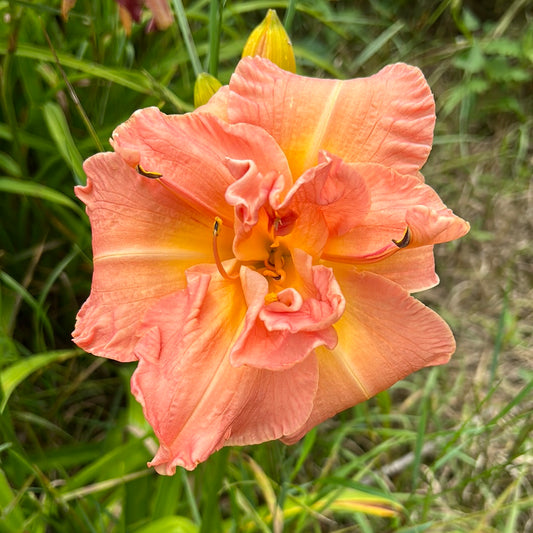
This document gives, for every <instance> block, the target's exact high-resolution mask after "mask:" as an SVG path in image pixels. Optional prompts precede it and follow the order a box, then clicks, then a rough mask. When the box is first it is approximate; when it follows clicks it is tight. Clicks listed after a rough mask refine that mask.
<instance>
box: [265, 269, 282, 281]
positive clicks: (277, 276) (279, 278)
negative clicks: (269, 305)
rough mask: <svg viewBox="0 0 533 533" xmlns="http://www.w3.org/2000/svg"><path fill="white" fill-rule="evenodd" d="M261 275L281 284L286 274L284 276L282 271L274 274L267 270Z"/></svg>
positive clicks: (272, 271)
mask: <svg viewBox="0 0 533 533" xmlns="http://www.w3.org/2000/svg"><path fill="white" fill-rule="evenodd" d="M261 274H262V275H263V276H265V277H267V278H272V279H273V280H274V281H279V282H281V283H283V282H284V281H285V278H286V277H287V274H285V271H284V270H280V271H279V272H276V271H274V270H270V269H268V268H266V269H265V270H263V271H262V272H261Z"/></svg>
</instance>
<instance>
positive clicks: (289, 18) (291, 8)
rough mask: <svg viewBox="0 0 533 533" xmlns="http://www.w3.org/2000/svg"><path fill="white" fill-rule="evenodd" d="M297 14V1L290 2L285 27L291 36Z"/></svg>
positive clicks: (291, 0) (284, 22) (284, 21)
mask: <svg viewBox="0 0 533 533" xmlns="http://www.w3.org/2000/svg"><path fill="white" fill-rule="evenodd" d="M295 13H296V0H289V7H287V11H286V12H285V18H284V19H283V26H284V27H285V31H286V32H287V33H288V34H289V35H290V34H291V26H292V21H293V19H294V14H295Z"/></svg>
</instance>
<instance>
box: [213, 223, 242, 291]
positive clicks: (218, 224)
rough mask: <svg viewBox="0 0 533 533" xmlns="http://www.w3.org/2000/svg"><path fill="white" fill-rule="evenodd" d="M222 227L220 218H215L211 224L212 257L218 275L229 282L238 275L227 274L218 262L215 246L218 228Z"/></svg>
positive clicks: (219, 261) (218, 257) (220, 262)
mask: <svg viewBox="0 0 533 533" xmlns="http://www.w3.org/2000/svg"><path fill="white" fill-rule="evenodd" d="M221 225H222V219H221V218H220V217H215V223H214V224H213V257H214V258H215V265H216V266H217V269H218V271H219V272H220V275H221V276H222V277H223V278H224V279H227V280H229V281H232V280H235V279H237V278H238V277H239V275H238V274H234V275H231V274H228V273H227V272H226V270H225V268H224V265H223V264H222V261H221V260H220V255H219V254H218V246H217V237H218V234H219V232H220V226H221Z"/></svg>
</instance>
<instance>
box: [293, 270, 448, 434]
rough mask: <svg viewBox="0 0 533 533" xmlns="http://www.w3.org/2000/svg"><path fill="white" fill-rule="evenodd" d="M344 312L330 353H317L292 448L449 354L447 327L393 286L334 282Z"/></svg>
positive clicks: (354, 276)
mask: <svg viewBox="0 0 533 533" xmlns="http://www.w3.org/2000/svg"><path fill="white" fill-rule="evenodd" d="M338 281H339V283H340V285H341V288H342V290H343V292H344V294H345V295H346V310H345V313H344V315H343V316H342V318H341V319H340V320H339V321H338V322H337V324H336V325H335V328H336V330H337V333H338V335H339V344H338V345H337V347H336V348H335V349H334V350H333V351H328V350H326V349H325V348H323V347H320V348H317V350H316V353H317V358H318V365H319V383H318V392H317V395H316V398H315V404H314V407H313V413H312V414H311V417H310V418H309V420H307V422H306V423H305V424H304V425H303V426H302V428H300V429H299V430H298V431H297V432H295V433H294V434H293V435H290V436H288V437H287V438H286V439H284V440H285V441H286V442H288V443H292V442H295V441H297V440H298V439H300V438H301V437H302V436H303V435H304V434H305V433H306V432H307V431H309V430H310V429H311V428H312V427H314V426H315V425H316V424H318V423H320V422H322V421H323V420H325V419H326V418H329V417H331V416H332V415H334V414H335V413H338V412H340V411H342V410H344V409H347V408H348V407H351V406H353V405H355V404H357V403H359V402H362V401H364V400H367V399H368V398H370V397H372V396H374V395H375V394H377V393H378V392H380V391H382V390H384V389H386V388H388V387H390V386H391V385H393V384H394V383H396V382H397V381H399V380H401V379H403V378H404V377H406V376H407V375H409V374H411V373H412V372H415V371H416V370H419V369H421V368H423V367H426V366H432V365H439V364H443V363H446V362H447V361H448V360H449V358H450V356H451V355H452V353H453V352H454V351H455V341H454V338H453V335H452V332H451V331H450V328H449V327H448V326H447V324H446V323H445V322H444V321H443V320H442V319H441V318H440V317H439V316H438V315H437V314H436V313H434V312H433V311H432V310H431V309H429V308H427V307H426V306H425V305H424V304H422V303H421V302H419V301H418V300H416V299H414V298H413V297H411V296H409V294H408V293H407V292H406V291H405V290H403V289H402V288H401V287H400V286H399V285H396V284H395V283H393V282H391V281H388V280H386V279H384V278H382V277H380V276H377V275H375V274H372V273H369V272H367V273H357V272H356V271H355V270H352V272H351V273H348V272H346V273H344V274H341V276H340V277H339V279H338Z"/></svg>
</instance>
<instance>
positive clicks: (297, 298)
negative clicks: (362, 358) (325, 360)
mask: <svg viewBox="0 0 533 533" xmlns="http://www.w3.org/2000/svg"><path fill="white" fill-rule="evenodd" d="M294 256H295V259H294V261H295V268H296V270H297V272H298V273H299V276H300V283H299V289H300V290H299V291H298V290H295V289H294V288H288V289H284V290H281V291H280V292H279V293H278V294H277V295H276V297H277V299H276V300H275V301H273V302H271V303H268V302H266V301H265V297H266V296H267V294H268V289H269V288H268V282H267V280H266V279H265V278H264V277H263V276H261V275H260V274H259V273H257V272H254V271H253V270H251V269H248V268H243V269H242V270H241V279H242V285H243V290H244V294H245V298H246V303H247V306H248V311H247V314H246V319H245V323H244V328H243V331H242V332H241V334H240V336H239V338H238V340H237V341H236V343H235V346H234V347H233V349H232V351H231V354H230V358H231V363H232V364H233V365H235V366H236V367H240V366H242V365H246V366H250V367H255V368H266V369H269V370H279V369H285V368H289V367H291V366H293V365H294V364H296V363H299V362H301V361H303V360H304V359H305V358H306V357H307V356H308V355H309V354H310V353H311V352H312V350H313V349H314V348H316V347H317V346H323V345H325V346H327V347H328V348H333V347H335V345H336V343H337V334H336V332H335V328H334V327H333V325H334V324H335V323H336V322H337V320H338V319H339V318H340V316H342V313H343V311H344V305H345V301H344V297H343V295H342V293H341V291H340V288H339V286H338V284H337V282H336V280H335V278H334V276H333V273H332V271H331V269H329V268H326V267H324V266H321V265H316V266H311V257H310V256H309V255H307V254H305V253H304V252H301V251H299V250H296V251H295V252H294Z"/></svg>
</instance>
